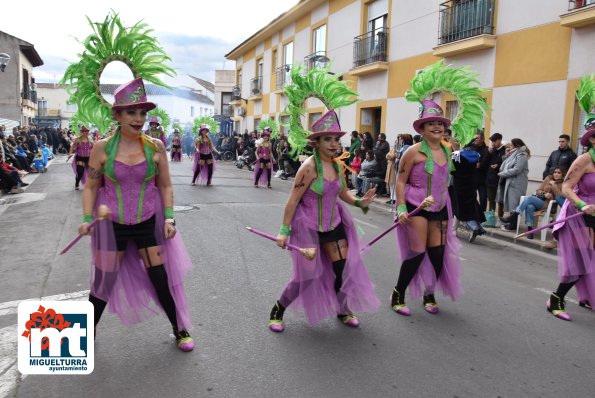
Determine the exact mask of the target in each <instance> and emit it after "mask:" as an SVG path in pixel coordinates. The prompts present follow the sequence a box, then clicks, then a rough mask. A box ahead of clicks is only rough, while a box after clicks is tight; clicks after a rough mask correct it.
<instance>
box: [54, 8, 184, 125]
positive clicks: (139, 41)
mask: <svg viewBox="0 0 595 398" xmlns="http://www.w3.org/2000/svg"><path fill="white" fill-rule="evenodd" d="M87 21H88V22H89V25H91V28H92V29H93V33H92V34H91V35H89V36H88V37H87V38H86V39H85V40H83V41H79V42H80V43H81V44H83V46H84V51H83V52H82V53H80V54H78V56H79V61H78V62H75V63H72V64H71V65H70V66H69V67H68V68H67V69H66V72H65V73H64V77H63V78H62V80H61V81H60V83H61V84H69V88H68V92H69V94H70V99H69V101H68V102H69V103H70V104H77V106H78V113H79V114H80V118H81V120H83V121H85V122H86V123H90V124H94V125H96V126H97V127H99V130H100V131H107V130H109V128H110V126H111V120H112V111H111V107H112V105H111V104H110V103H108V102H107V101H106V100H105V99H104V98H103V96H102V95H101V91H100V86H99V78H100V77H101V73H102V72H103V70H104V69H105V67H106V66H107V64H109V63H110V62H112V61H121V62H123V63H125V64H126V65H128V67H129V68H130V70H131V71H132V74H133V75H134V78H135V79H136V78H139V77H140V78H142V79H143V80H144V81H147V82H150V83H153V84H156V85H159V86H163V87H168V86H167V85H166V84H165V83H164V82H163V81H161V79H160V78H159V77H158V76H159V74H166V75H169V76H174V75H175V71H174V70H173V69H172V68H171V67H169V66H167V65H165V62H166V61H169V60H171V59H170V58H169V57H168V56H167V54H165V52H164V51H163V49H161V48H160V47H159V42H158V41H157V39H156V38H154V37H151V36H150V34H151V33H152V32H153V31H152V30H151V29H148V27H147V24H145V23H142V22H137V23H136V24H134V25H133V26H131V27H125V26H124V24H123V23H122V22H121V21H120V18H119V16H118V14H116V13H115V12H114V11H112V12H111V13H110V14H108V15H107V16H106V17H105V20H104V21H103V22H92V21H91V20H90V19H89V18H88V17H87ZM168 88H169V87H168Z"/></svg>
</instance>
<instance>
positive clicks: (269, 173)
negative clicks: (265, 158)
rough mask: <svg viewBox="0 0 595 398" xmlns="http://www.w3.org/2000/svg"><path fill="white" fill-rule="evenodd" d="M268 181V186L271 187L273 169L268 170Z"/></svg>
mask: <svg viewBox="0 0 595 398" xmlns="http://www.w3.org/2000/svg"><path fill="white" fill-rule="evenodd" d="M267 181H268V184H267V185H268V186H269V187H270V186H271V169H267Z"/></svg>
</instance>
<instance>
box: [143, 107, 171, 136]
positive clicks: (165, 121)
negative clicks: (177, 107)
mask: <svg viewBox="0 0 595 398" xmlns="http://www.w3.org/2000/svg"><path fill="white" fill-rule="evenodd" d="M152 116H157V117H158V118H159V120H161V121H160V122H159V125H160V126H161V127H163V131H167V128H168V127H169V124H170V122H171V119H170V118H169V114H168V113H167V112H166V111H165V109H162V108H155V109H153V110H150V111H149V116H148V119H149V121H150V120H151V117H152Z"/></svg>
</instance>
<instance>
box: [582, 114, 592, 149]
mask: <svg viewBox="0 0 595 398" xmlns="http://www.w3.org/2000/svg"><path fill="white" fill-rule="evenodd" d="M594 135H595V115H593V114H591V115H587V118H586V120H585V133H584V134H583V136H582V137H581V145H582V146H587V147H588V146H591V145H590V144H589V138H591V137H592V136H594Z"/></svg>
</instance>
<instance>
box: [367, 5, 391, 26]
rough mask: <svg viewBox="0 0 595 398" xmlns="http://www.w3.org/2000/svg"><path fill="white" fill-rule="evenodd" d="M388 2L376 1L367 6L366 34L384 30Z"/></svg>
mask: <svg viewBox="0 0 595 398" xmlns="http://www.w3.org/2000/svg"><path fill="white" fill-rule="evenodd" d="M387 16H388V0H376V1H374V2H372V3H370V4H368V32H373V31H375V30H376V29H382V28H386V27H387V26H386V22H387Z"/></svg>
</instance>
